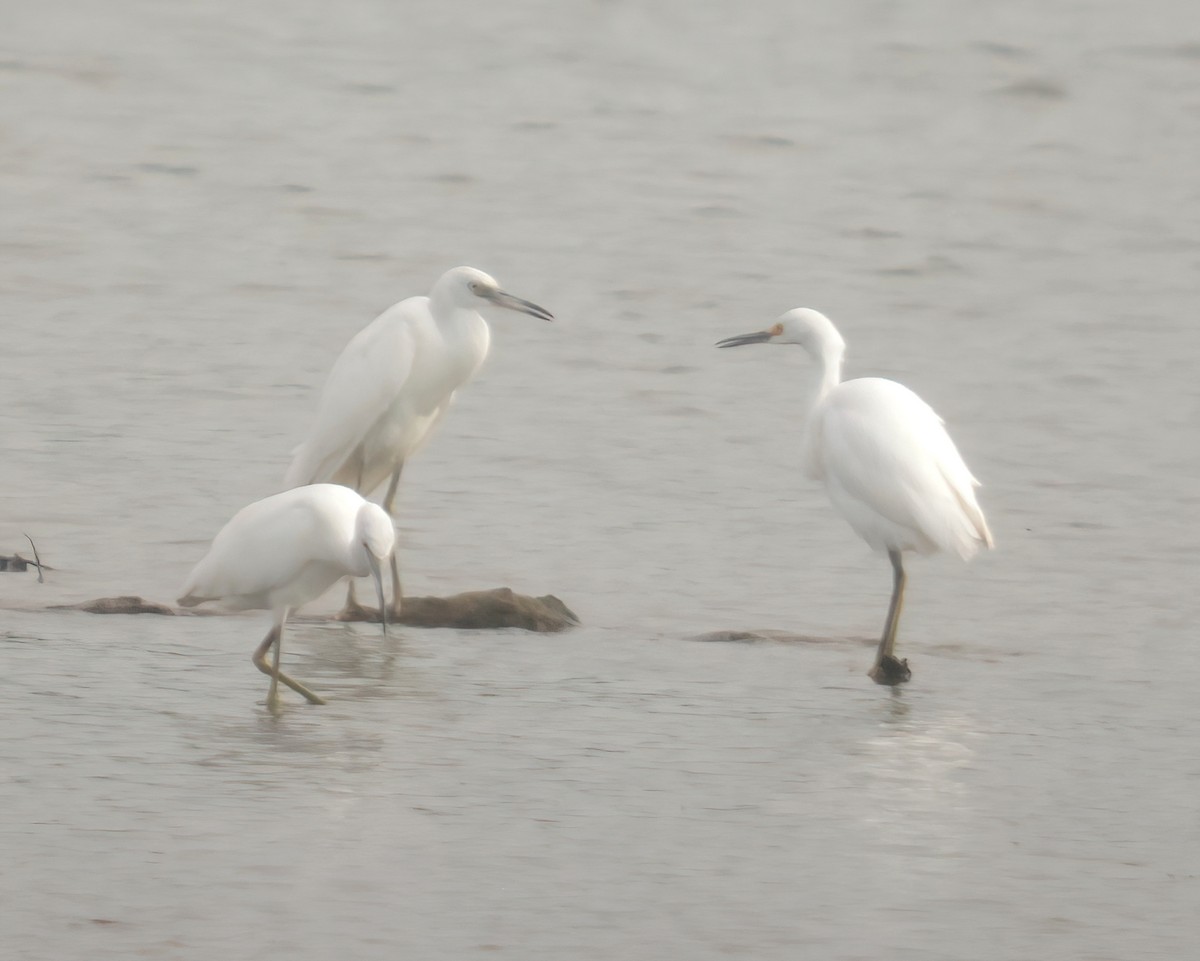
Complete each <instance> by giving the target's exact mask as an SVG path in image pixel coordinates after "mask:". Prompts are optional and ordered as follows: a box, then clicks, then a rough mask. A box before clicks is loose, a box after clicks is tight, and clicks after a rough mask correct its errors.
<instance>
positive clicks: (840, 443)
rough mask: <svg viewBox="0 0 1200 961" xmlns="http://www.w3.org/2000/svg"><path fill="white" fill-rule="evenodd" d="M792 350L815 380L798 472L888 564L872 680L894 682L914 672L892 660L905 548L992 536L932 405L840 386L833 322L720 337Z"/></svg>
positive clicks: (864, 383)
mask: <svg viewBox="0 0 1200 961" xmlns="http://www.w3.org/2000/svg"><path fill="white" fill-rule="evenodd" d="M745 344H799V345H800V346H801V347H803V348H804V349H805V350H807V351H808V352H809V354H810V355H812V357H813V359H814V360H816V362H817V365H818V367H819V368H820V377H819V379H818V381H817V384H816V387H815V388H814V390H813V394H812V398H811V400H810V401H809V408H808V415H807V417H806V419H805V436H804V448H803V459H804V470H805V473H806V474H807V475H808V476H809V477H811V478H812V479H813V480H821V481H824V482H825V490H826V491H827V492H828V493H829V498H830V500H832V501H833V506H834V507H835V508H836V509H837V511H838V512H839V513H840V514H841V515H842V516H843V517H844V518H845V519H846V520H847V521H849V523H850V526H851V527H853V528H854V529H855V530H856V531H857V532H858V534H859V536H860V537H862V538H863V540H865V541H866V542H867V543H868V544H869V545H870V546H871V547H872V548H874V549H875V550H877V551H886V552H887V555H888V558H889V560H891V562H892V572H893V581H892V600H891V603H890V604H889V605H888V614H887V621H886V622H885V624H884V628H883V637H882V639H881V640H880V642H879V651H878V653H877V654H876V655H875V664H874V666H873V667H872V668H871V670H870V671H869V672H868V673H869V675H870V677H871V678H872V679H873V680H874V681H876V682H877V683H879V684H899V683H901V682H902V681H907V680H908V679H909V678H910V677H911V676H912V672H911V671H910V670H909V669H908V661H907V660H897V658H896V657H895V654H894V650H895V645H896V626H897V624H898V623H899V622H900V608H901V606H902V605H903V603H904V583H905V575H904V565H903V564H902V562H901V554H902V552H903V551H919V552H921V553H922V554H930V553H933V552H934V551H939V550H943V551H953V552H954V553H956V554H958V555H959V557H961V558H962V559H963V560H969V559H970V558H971V557H972V556H974V554H975V552H976V551H977V550H979V547H980V546H981V545H982V546H985V547H991V546H992V535H991V532H990V531H989V530H988V526H987V521H986V520H984V517H983V511H981V510H980V509H979V504H978V503H977V502H976V500H975V490H974V489H975V488H976V487H978V486H979V481H977V480H976V479H975V478H974V477H972V476H971V472H970V471H969V470H968V469H967V465H966V464H965V463H963V459H962V457H961V455H960V454H959V453H958V449H957V448H956V447H955V446H954V442H953V441H952V440H951V439H950V435H949V434H948V433H946V428H945V427H944V426H943V425H942V419H941V418H940V417H938V415H937V414H936V413H934V411H933V408H931V407H930V406H929V405H928V404H926V403H925V402H924V401H923V400H921V398H920V397H918V396H917V395H916V394H914V393H913V392H912V391H911V390H909V389H908V388H907V387H904V386H903V385H901V384H897V383H896V382H895V381H893V380H884V379H883V378H880V377H861V378H858V379H856V380H848V381H845V382H843V381H842V358H843V356H844V354H845V352H846V342H845V341H844V340H843V339H842V336H841V334H839V333H838V332H837V328H836V327H834V326H833V322H832V321H830V319H829V318H828V317H826V316H825V315H824V314H822V313H819V312H817V311H815V310H811V309H809V308H807V307H798V308H796V309H795V310H789V311H788V312H787V313H786V314H784V315H783V316H782V317H780V318H779V320H778V321H777V322H776V323H775V324H774V326H772V327H770V328H768V329H767V330H764V331H759V332H758V333H753V334H741V335H739V336H737V337H728V338H726V339H725V340H722V341H720V342H719V343H718V344H717V346H718V347H741V346H743V345H745Z"/></svg>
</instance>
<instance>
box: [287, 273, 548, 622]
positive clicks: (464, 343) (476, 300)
mask: <svg viewBox="0 0 1200 961" xmlns="http://www.w3.org/2000/svg"><path fill="white" fill-rule="evenodd" d="M487 304H491V305H492V306H496V307H503V308H506V309H509V310H516V311H520V312H522V313H527V314H531V315H533V316H534V317H538V318H541V319H543V320H551V319H552V315H551V314H550V312H549V311H547V310H545V309H544V308H542V307H539V306H537V305H536V304H533V303H530V302H529V301H527V300H521V299H520V298H519V297H514V296H512V295H511V294H508V293H506V292H504V291H503V290H501V289H500V287H499V285H498V284H497V283H496V281H495V279H494V278H492V277H490V276H488V275H487V274H485V273H484V272H483V271H481V270H476V269H474V268H472V267H455V268H454V269H453V270H449V271H447V272H446V273H445V274H443V275H442V276H441V277H440V278H439V279H438V281H437V282H436V283H435V284H434V285H433V289H432V290H431V291H430V293H429V296H428V297H410V298H408V299H407V300H402V301H400V302H399V303H398V304H395V305H393V306H392V307H389V308H388V309H387V310H385V311H384V312H383V313H382V314H380V315H379V317H377V318H376V319H375V320H374V321H372V322H371V323H370V324H368V325H367V326H366V327H365V328H363V330H361V331H360V332H359V333H358V334H356V335H355V336H354V337H353V338H352V339H351V340H350V343H349V344H347V345H346V348H345V350H343V351H342V353H341V355H340V356H339V357H338V358H337V360H336V361H335V362H334V365H333V368H332V370H331V371H330V373H329V378H328V380H327V381H326V383H325V387H324V389H323V390H322V392H321V399H320V402H319V404H318V407H317V415H316V420H315V423H314V424H313V428H312V430H311V432H310V433H309V435H308V437H307V438H306V439H305V441H304V442H303V443H302V444H300V445H299V446H298V447H297V448H296V450H295V451H294V454H293V459H292V463H291V466H290V467H289V468H288V471H287V474H286V476H285V481H286V483H287V484H288V485H289V486H297V485H301V484H313V483H319V482H330V483H336V484H345V485H346V486H347V487H352V488H353V489H355V490H356V491H358V492H359V493H361V494H363V495H364V496H367V495H370V494H371V493H372V492H373V491H374V490H375V489H376V488H378V487H379V486H380V485H381V484H383V483H384V481H387V480H389V478H390V484H389V487H388V492H387V494H386V496H385V498H384V503H383V506H384V509H385V510H386V511H387V512H388V513H389V514H391V513H392V511H393V502H394V499H395V494H396V487H397V484H398V483H399V479H400V472H401V470H402V469H403V467H404V463H405V461H406V460H407V459H408V458H409V457H411V456H412V455H413V454H415V453H416V452H417V451H418V450H420V449H421V447H422V446H423V445H424V444H425V443H426V442H427V441H428V440H429V438H430V436H431V435H432V434H433V432H434V430H435V429H436V428H437V426H438V424H439V423H440V422H441V420H442V418H443V417H445V415H446V411H447V410H448V409H449V407H450V404H451V402H452V401H453V399H454V395H455V392H456V391H457V390H458V389H459V388H460V387H462V386H463V385H464V384H466V383H467V382H468V381H469V380H470V379H471V378H472V377H473V376H474V375H475V373H476V371H478V370H479V368H480V366H481V365H482V364H483V361H484V359H485V358H486V357H487V354H488V348H489V346H490V343H491V333H490V330H489V328H488V324H487V321H486V320H484V318H483V316H482V315H481V314H480V313H479V310H480V308H482V307H484V306H485V305H487ZM392 586H393V592H394V594H395V598H394V603H395V604H397V605H398V604H399V600H400V597H399V576H398V574H397V572H396V566H395V559H394V557H393V566H392ZM347 604H348V606H350V605H352V604H353V600H352V597H351V598H350V599H348V601H347Z"/></svg>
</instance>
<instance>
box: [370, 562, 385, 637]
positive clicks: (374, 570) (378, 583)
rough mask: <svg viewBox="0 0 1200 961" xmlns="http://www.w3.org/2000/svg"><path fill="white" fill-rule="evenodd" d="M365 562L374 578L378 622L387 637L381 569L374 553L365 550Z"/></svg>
mask: <svg viewBox="0 0 1200 961" xmlns="http://www.w3.org/2000/svg"><path fill="white" fill-rule="evenodd" d="M367 563H368V564H369V565H370V566H371V576H372V577H373V578H375V596H376V597H378V598H379V623H380V624H382V625H383V636H384V637H387V636H388V633H387V605H386V604H384V603H383V571H382V569H381V568H380V566H379V561H378V560H376V558H375V555H374V554H372V553H371V552H370V551H367Z"/></svg>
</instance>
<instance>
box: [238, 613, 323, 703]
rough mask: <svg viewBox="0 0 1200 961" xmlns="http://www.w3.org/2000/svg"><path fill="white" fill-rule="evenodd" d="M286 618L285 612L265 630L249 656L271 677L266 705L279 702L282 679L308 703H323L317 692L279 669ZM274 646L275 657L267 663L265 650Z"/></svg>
mask: <svg viewBox="0 0 1200 961" xmlns="http://www.w3.org/2000/svg"><path fill="white" fill-rule="evenodd" d="M286 619H287V613H286V612H285V613H284V616H283V617H282V618H280V619H279V621H278V622H277V623H276V624H275V626H274V627H272V628H271V629H270V630H269V631H267V636H266V637H265V638H263V642H262V643H261V644H259V645H258V650H256V651H255V652H254V656H253V657H252V658H251V660H252V661H254V666H255V667H257V668H258V669H259V670H260V671H262V672H263V673H264V674H267V675H269V676H270V678H271V689H270V691H268V692H267V706H268V707H270V708H274V707H275V706H276V704H278V702H279V691H278V684H279V682H280V681H282V682H283V683H284V684H286V685H287V686H288V687H290V688H291V689H292V690H293V691H295V692H296V693H297V694H300V695H302V696H303V697H305V698H307V700H308V701H309V703H310V704H324V703H325V699H324V698H323V697H321V696H320V695H318V694H314V693H313V692H312V691H310V690H309V689H308V688H307V687H305V686H304V685H303V684H301V683H300V682H299V681H293V680H292V679H291V678H290V677H288V676H287V675H286V674H284V673H283V671H281V670H280V669H279V658H280V656H281V655H282V653H283V622H284V621H285V620H286ZM272 645H274V646H275V657H274V659H273V663H272V664H268V663H267V651H269V650H270V649H271V646H272Z"/></svg>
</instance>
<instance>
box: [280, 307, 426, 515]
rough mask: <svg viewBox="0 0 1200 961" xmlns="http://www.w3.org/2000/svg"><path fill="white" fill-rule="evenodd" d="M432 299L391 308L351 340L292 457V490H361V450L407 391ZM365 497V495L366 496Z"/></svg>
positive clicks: (289, 473)
mask: <svg viewBox="0 0 1200 961" xmlns="http://www.w3.org/2000/svg"><path fill="white" fill-rule="evenodd" d="M427 304H428V298H426V297H410V298H408V299H407V300H402V301H400V302H399V303H397V304H393V305H392V306H391V307H389V308H388V309H387V310H385V311H384V312H383V313H382V314H380V315H379V316H378V317H376V318H375V320H373V321H372V322H371V323H370V324H368V325H367V326H366V327H364V328H363V329H362V330H360V331H359V332H358V333H357V334H355V335H354V337H352V338H351V339H350V342H349V343H348V344H347V345H346V347H345V349H343V351H342V352H341V354H339V355H338V358H337V360H336V361H334V364H333V367H332V369H331V370H330V372H329V377H328V378H327V379H326V381H325V386H324V387H323V388H322V390H321V397H320V400H319V401H318V404H317V415H316V418H315V421H314V423H313V427H312V430H311V431H310V432H309V435H308V437H307V438H306V439H305V440H304V442H303V443H301V444H300V445H299V446H298V447H297V448H296V450H295V451H294V452H293V457H292V463H291V465H290V466H289V468H288V470H287V474H286V475H285V477H284V482H285V483H286V484H287V486H289V487H298V486H300V485H303V484H317V483H326V482H336V483H342V484H347V485H349V486H357V480H358V475H359V474H361V473H362V471H363V469H364V467H365V465H364V464H362V463H360V462H357V461H356V458H359V459H361V457H362V454H363V452H362V450H361V448H362V445H363V442H364V440H366V439H367V437H368V436H369V434H370V433H371V431H372V430H373V429H375V428H376V426H377V424H378V422H379V421H380V419H381V418H382V417H384V416H386V415H387V413H388V411H389V410H390V409H391V407H392V405H393V403H394V401H395V400H396V397H397V396H398V395H399V394H400V392H401V391H402V390H403V389H404V386H405V384H406V383H407V382H408V380H409V377H410V375H411V373H412V369H413V365H414V363H415V362H416V357H417V353H418V347H419V344H420V342H421V340H422V338H423V337H424V336H426V333H425V332H424V331H423V330H422V323H423V320H424V316H423V314H425V313H427V310H428V308H427ZM364 493H366V491H364Z"/></svg>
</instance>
